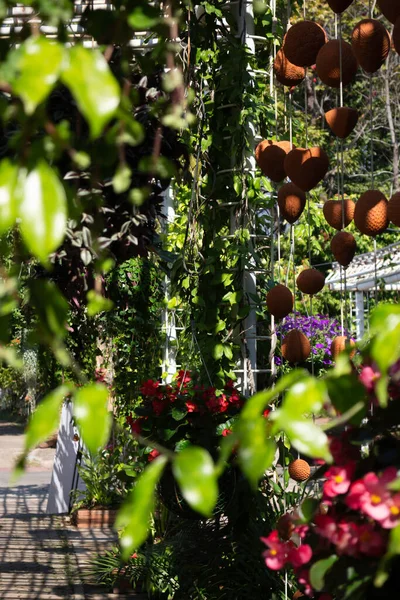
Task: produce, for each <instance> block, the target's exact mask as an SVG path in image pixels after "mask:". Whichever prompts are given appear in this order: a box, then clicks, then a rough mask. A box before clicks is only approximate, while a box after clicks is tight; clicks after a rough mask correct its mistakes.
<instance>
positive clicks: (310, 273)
mask: <svg viewBox="0 0 400 600" xmlns="http://www.w3.org/2000/svg"><path fill="white" fill-rule="evenodd" d="M296 283H297V287H298V288H299V290H300V291H301V292H303V294H309V295H310V296H315V294H318V292H320V291H321V290H322V288H323V287H324V285H325V275H324V274H323V273H321V271H317V269H304V271H302V272H301V273H300V275H299V276H298V277H297V279H296Z"/></svg>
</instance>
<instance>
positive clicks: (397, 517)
mask: <svg viewBox="0 0 400 600" xmlns="http://www.w3.org/2000/svg"><path fill="white" fill-rule="evenodd" d="M388 506H389V516H388V517H386V519H384V520H383V521H380V525H381V527H383V528H384V529H393V527H396V526H397V525H398V524H399V522H400V493H397V494H394V495H393V496H392V497H391V499H390V500H389V502H388Z"/></svg>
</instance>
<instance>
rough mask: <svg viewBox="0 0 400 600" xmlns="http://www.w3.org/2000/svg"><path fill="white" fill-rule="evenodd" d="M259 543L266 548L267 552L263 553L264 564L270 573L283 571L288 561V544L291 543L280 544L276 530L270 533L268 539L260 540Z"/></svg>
mask: <svg viewBox="0 0 400 600" xmlns="http://www.w3.org/2000/svg"><path fill="white" fill-rule="evenodd" d="M261 541H262V542H263V543H264V544H265V545H266V546H268V550H265V552H263V557H264V558H265V564H266V565H267V567H268V568H269V569H272V571H279V570H280V569H283V567H284V566H285V564H286V563H287V561H288V555H289V547H288V546H289V544H290V545H291V542H281V541H280V539H279V535H278V532H277V530H276V529H275V530H274V531H272V532H271V533H270V534H269V536H268V537H266V538H264V537H262V538H261Z"/></svg>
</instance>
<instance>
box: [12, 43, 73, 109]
mask: <svg viewBox="0 0 400 600" xmlns="http://www.w3.org/2000/svg"><path fill="white" fill-rule="evenodd" d="M64 52H65V51H64V47H63V46H62V45H61V44H59V43H58V42H55V41H50V40H49V39H47V38H45V37H37V36H35V37H30V38H28V39H27V40H26V41H25V42H23V43H22V44H21V46H20V47H19V48H18V49H17V50H15V53H16V56H15V58H14V60H15V62H14V63H13V67H14V68H15V77H14V78H12V79H11V81H10V84H11V87H12V90H13V92H14V94H16V95H17V96H19V97H20V98H21V99H22V102H23V103H24V107H25V110H26V112H27V113H28V115H30V114H32V113H33V112H34V111H35V109H36V107H37V106H38V104H40V103H41V102H43V100H45V99H46V98H47V96H48V95H49V93H50V92H51V90H52V88H53V87H54V85H55V84H56V82H57V80H58V78H59V75H60V73H61V69H62V63H63V59H64Z"/></svg>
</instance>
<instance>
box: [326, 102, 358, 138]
mask: <svg viewBox="0 0 400 600" xmlns="http://www.w3.org/2000/svg"><path fill="white" fill-rule="evenodd" d="M325 120H326V122H327V123H328V125H329V127H330V129H331V131H332V132H333V133H334V134H335V135H336V136H337V137H338V138H341V139H342V140H344V139H345V138H347V137H348V136H349V135H350V134H351V133H352V131H353V130H354V128H355V126H356V125H357V123H358V111H357V110H356V109H355V108H349V107H347V106H342V107H341V108H332V110H328V112H327V113H325Z"/></svg>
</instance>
